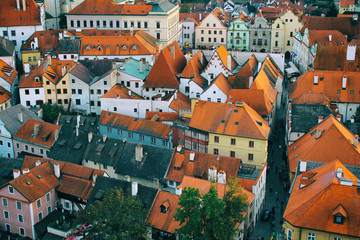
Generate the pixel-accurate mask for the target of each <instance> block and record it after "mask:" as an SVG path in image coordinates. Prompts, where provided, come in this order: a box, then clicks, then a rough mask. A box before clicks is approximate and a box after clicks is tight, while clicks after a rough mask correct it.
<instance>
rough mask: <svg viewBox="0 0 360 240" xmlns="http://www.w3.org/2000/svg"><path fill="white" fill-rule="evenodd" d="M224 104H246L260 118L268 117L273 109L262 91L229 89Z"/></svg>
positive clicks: (271, 103)
mask: <svg viewBox="0 0 360 240" xmlns="http://www.w3.org/2000/svg"><path fill="white" fill-rule="evenodd" d="M226 102H231V103H235V102H246V103H247V104H248V105H249V106H250V107H252V108H253V109H254V110H255V111H256V112H257V113H259V114H260V115H262V116H264V115H269V114H270V112H271V110H272V109H273V107H274V106H273V102H271V101H270V99H269V98H268V97H267V96H266V95H265V91H264V89H231V91H230V93H229V95H228V98H227V100H226Z"/></svg>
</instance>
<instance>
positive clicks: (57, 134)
mask: <svg viewBox="0 0 360 240" xmlns="http://www.w3.org/2000/svg"><path fill="white" fill-rule="evenodd" d="M54 138H55V141H57V140H58V138H59V129H55V136H54Z"/></svg>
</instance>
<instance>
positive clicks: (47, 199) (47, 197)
mask: <svg viewBox="0 0 360 240" xmlns="http://www.w3.org/2000/svg"><path fill="white" fill-rule="evenodd" d="M50 200H51V196H50V193H47V194H46V202H49V201H50Z"/></svg>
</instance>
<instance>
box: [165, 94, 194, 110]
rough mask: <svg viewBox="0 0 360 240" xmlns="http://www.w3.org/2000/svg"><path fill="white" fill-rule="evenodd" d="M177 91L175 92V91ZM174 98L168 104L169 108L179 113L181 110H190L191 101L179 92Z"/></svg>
mask: <svg viewBox="0 0 360 240" xmlns="http://www.w3.org/2000/svg"><path fill="white" fill-rule="evenodd" d="M176 91H177V90H176ZM176 96H177V97H176V98H175V99H174V100H173V101H172V102H171V103H170V104H169V107H170V108H171V109H172V110H174V111H176V112H180V110H181V109H190V108H191V100H190V98H189V97H188V96H186V95H185V94H183V93H181V92H177V93H176Z"/></svg>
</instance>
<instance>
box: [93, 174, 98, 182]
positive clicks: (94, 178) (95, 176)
mask: <svg viewBox="0 0 360 240" xmlns="http://www.w3.org/2000/svg"><path fill="white" fill-rule="evenodd" d="M96 178H97V175H96V174H93V176H92V181H93V182H94V183H95V182H96Z"/></svg>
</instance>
